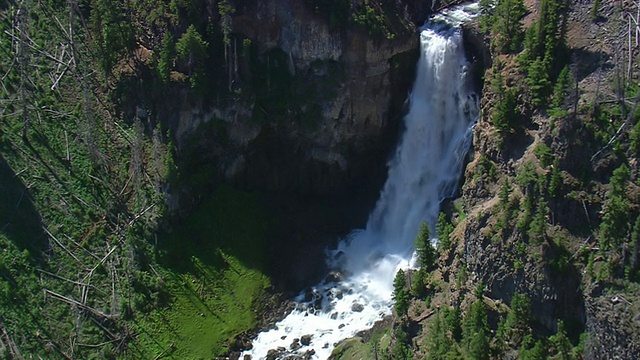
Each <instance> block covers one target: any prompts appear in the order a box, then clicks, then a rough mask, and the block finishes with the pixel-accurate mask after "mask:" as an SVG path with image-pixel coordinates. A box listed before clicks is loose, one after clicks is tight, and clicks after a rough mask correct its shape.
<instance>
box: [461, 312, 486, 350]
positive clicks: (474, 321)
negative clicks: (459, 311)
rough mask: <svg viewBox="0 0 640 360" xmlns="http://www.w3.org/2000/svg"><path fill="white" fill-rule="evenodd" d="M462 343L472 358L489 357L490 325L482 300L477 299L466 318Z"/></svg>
mask: <svg viewBox="0 0 640 360" xmlns="http://www.w3.org/2000/svg"><path fill="white" fill-rule="evenodd" d="M462 345H463V347H464V349H465V351H466V352H467V355H468V356H469V358H471V359H488V358H489V326H488V323H487V311H486V309H485V307H484V302H483V301H482V300H476V302H474V303H473V305H471V308H470V309H469V312H468V314H467V316H466V317H465V318H464V324H463V327H462Z"/></svg>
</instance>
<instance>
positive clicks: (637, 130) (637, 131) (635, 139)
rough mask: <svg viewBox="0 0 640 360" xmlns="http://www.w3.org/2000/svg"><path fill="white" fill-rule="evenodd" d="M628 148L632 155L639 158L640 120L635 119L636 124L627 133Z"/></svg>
mask: <svg viewBox="0 0 640 360" xmlns="http://www.w3.org/2000/svg"><path fill="white" fill-rule="evenodd" d="M629 149H630V150H631V153H632V154H633V156H634V157H636V158H640V121H637V120H636V124H635V125H634V126H633V130H631V134H630V135H629Z"/></svg>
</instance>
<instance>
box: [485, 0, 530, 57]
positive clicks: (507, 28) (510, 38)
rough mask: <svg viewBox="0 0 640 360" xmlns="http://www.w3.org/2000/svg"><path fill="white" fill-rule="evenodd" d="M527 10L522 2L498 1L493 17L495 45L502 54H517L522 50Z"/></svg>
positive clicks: (517, 0)
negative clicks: (523, 22)
mask: <svg viewBox="0 0 640 360" xmlns="http://www.w3.org/2000/svg"><path fill="white" fill-rule="evenodd" d="M525 14H526V8H525V7H524V2H523V1H522V0H498V3H497V4H496V6H495V10H494V11H493V15H492V16H491V20H490V21H491V22H492V24H493V25H492V26H491V30H492V32H493V35H494V37H493V40H494V41H493V43H494V46H495V47H496V48H498V50H499V51H500V52H502V53H515V52H518V51H519V50H520V46H521V44H522V37H523V30H522V22H521V20H522V17H523V16H524V15H525Z"/></svg>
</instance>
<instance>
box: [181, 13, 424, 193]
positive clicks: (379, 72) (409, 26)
mask: <svg viewBox="0 0 640 360" xmlns="http://www.w3.org/2000/svg"><path fill="white" fill-rule="evenodd" d="M309 3H312V2H309V1H304V0H285V1H276V0H269V1H260V2H253V1H238V2H236V4H235V13H234V14H233V15H232V16H231V24H232V32H231V45H230V46H229V47H228V51H229V55H228V58H229V59H230V61H234V62H237V64H235V65H234V66H232V67H231V68H232V69H231V70H230V71H231V72H232V73H231V75H229V79H230V81H229V83H230V84H229V87H230V88H233V90H234V91H235V93H234V94H231V95H232V96H234V97H235V101H233V102H228V101H227V102H224V101H220V102H218V103H214V104H212V103H206V104H195V106H194V105H193V104H190V106H182V107H181V109H180V110H179V111H178V113H177V115H176V116H175V118H174V121H172V123H171V124H170V128H171V129H172V131H173V133H174V134H175V138H176V143H177V144H176V145H177V146H178V149H179V155H181V154H185V155H187V156H191V154H193V153H197V154H198V159H197V161H194V160H193V159H188V160H185V162H186V163H188V164H187V167H190V168H202V167H210V168H211V169H212V170H213V174H214V175H213V176H212V177H211V178H212V179H213V178H217V179H218V180H226V181H231V182H233V183H235V184H236V185H238V186H240V187H242V188H248V189H260V190H268V191H271V192H273V191H276V192H278V191H287V192H290V191H296V192H299V193H304V194H308V193H320V194H328V193H334V192H336V191H339V190H340V189H344V188H346V187H349V186H355V185H356V184H358V185H361V184H363V183H365V184H366V183H368V182H370V181H377V182H380V181H381V178H382V177H383V176H384V166H385V159H386V156H387V154H388V153H389V151H390V149H391V148H392V146H393V143H394V142H395V140H396V137H397V134H398V127H399V124H400V119H401V117H402V116H401V115H402V104H403V102H404V101H405V99H406V95H407V92H408V90H409V88H410V85H411V83H412V82H413V74H414V70H415V62H416V60H417V57H418V51H417V48H418V35H417V30H416V27H415V25H414V24H413V22H412V21H413V19H412V18H411V17H410V16H409V15H407V14H409V13H410V12H409V11H415V10H416V9H414V8H412V7H410V5H409V4H411V3H412V2H410V1H398V2H397V4H395V5H393V9H392V10H389V13H390V14H392V15H389V17H391V16H394V19H396V18H397V19H398V21H397V23H398V24H397V25H395V26H394V28H393V29H392V31H393V35H386V36H385V35H381V34H378V35H370V34H369V33H367V32H366V30H365V29H364V28H362V27H358V26H355V25H354V24H352V23H347V24H346V25H344V26H342V27H340V28H336V27H332V26H330V24H329V22H328V21H327V20H326V19H325V18H323V16H322V14H317V13H314V11H313V8H312V7H311V6H310V5H309ZM411 6H415V5H411ZM418 10H419V11H418V13H419V14H420V13H421V14H422V18H424V17H425V16H426V9H425V8H423V9H418ZM412 16H416V15H415V14H412ZM242 44H244V45H242ZM247 44H251V45H247ZM243 46H244V47H245V50H246V51H245V50H243V51H244V52H243V51H241V50H239V48H241V47H243ZM249 49H250V50H249ZM248 53H250V55H248ZM185 159H186V157H185ZM372 169H373V170H372ZM375 187H377V186H375Z"/></svg>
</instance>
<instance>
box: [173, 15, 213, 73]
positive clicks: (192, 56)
mask: <svg viewBox="0 0 640 360" xmlns="http://www.w3.org/2000/svg"><path fill="white" fill-rule="evenodd" d="M208 46H209V43H207V42H206V41H204V40H203V39H202V36H201V35H200V33H199V32H198V30H196V28H195V26H193V25H189V27H188V28H187V30H186V31H185V32H184V34H182V36H180V39H178V41H177V42H176V52H177V54H178V58H179V59H181V60H186V62H187V66H188V67H189V68H192V67H194V66H195V65H197V64H198V63H200V62H202V61H204V59H205V58H206V56H207V47H208Z"/></svg>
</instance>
